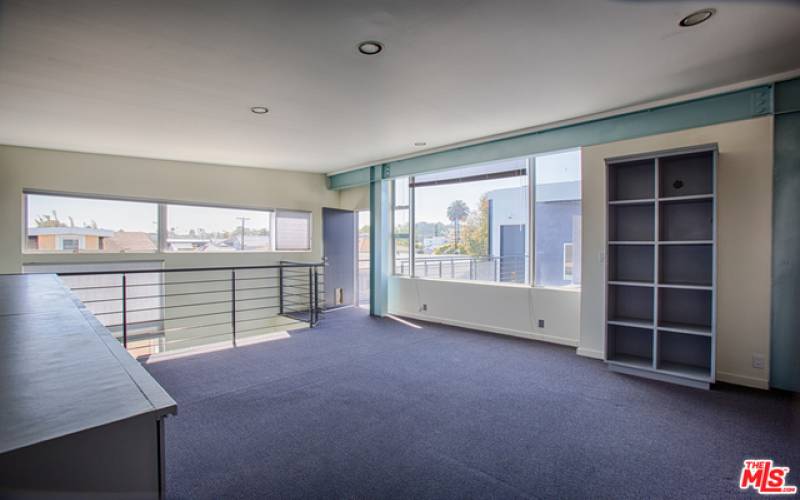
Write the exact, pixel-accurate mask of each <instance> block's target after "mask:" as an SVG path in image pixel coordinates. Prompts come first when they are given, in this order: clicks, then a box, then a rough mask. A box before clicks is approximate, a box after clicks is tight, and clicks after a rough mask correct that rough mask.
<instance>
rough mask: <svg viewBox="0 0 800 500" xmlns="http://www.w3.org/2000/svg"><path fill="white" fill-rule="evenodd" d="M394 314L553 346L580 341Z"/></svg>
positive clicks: (467, 323)
mask: <svg viewBox="0 0 800 500" xmlns="http://www.w3.org/2000/svg"><path fill="white" fill-rule="evenodd" d="M392 314H394V315H396V316H400V317H406V318H412V319H418V320H420V321H429V322H431V323H439V324H442V325H450V326H459V327H461V328H469V329H471V330H481V331H485V332H490V333H499V334H501V335H510V336H512V337H520V338H523V339H528V340H539V341H541V342H549V343H551V344H560V345H566V346H570V347H577V346H578V341H577V340H574V339H570V338H565V337H558V336H555V335H544V334H542V333H534V332H526V331H522V330H514V329H511V328H502V327H497V326H492V325H483V324H479V323H469V322H467V321H458V320H455V319H450V318H439V317H436V316H428V315H424V314H414V313H406V312H393V313H392Z"/></svg>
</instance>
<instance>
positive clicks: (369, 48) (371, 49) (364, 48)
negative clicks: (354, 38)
mask: <svg viewBox="0 0 800 500" xmlns="http://www.w3.org/2000/svg"><path fill="white" fill-rule="evenodd" d="M382 50H383V44H382V43H381V42H376V41H375V40H367V41H366V42H361V43H359V44H358V51H359V52H361V53H362V54H364V55H366V56H374V55H375V54H378V53H380V52H381V51H382Z"/></svg>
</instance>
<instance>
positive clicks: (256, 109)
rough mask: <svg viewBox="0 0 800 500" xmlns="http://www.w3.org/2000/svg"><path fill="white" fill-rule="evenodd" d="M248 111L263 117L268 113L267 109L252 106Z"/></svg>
mask: <svg viewBox="0 0 800 500" xmlns="http://www.w3.org/2000/svg"><path fill="white" fill-rule="evenodd" d="M250 111H252V112H253V113H255V114H257V115H265V114H267V113H269V108H265V107H264V106H253V107H252V108H250Z"/></svg>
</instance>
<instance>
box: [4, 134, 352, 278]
mask: <svg viewBox="0 0 800 500" xmlns="http://www.w3.org/2000/svg"><path fill="white" fill-rule="evenodd" d="M25 188H28V189H40V190H50V191H59V192H68V193H87V194H95V195H111V196H121V197H135V198H145V199H157V200H174V201H184V202H197V203H212V204H213V203H216V204H222V205H234V206H244V207H252V208H287V209H299V210H309V211H311V212H312V233H313V238H312V251H311V252H292V253H199V254H175V253H157V254H152V253H150V254H130V253H126V254H83V255H80V254H79V255H71V254H70V255H64V254H61V255H32V254H26V255H23V254H22V252H21V249H22V235H23V202H22V201H23V200H22V191H23V189H25ZM339 198H340V196H339V193H337V192H335V191H330V190H328V189H327V188H326V178H325V176H324V175H322V174H311V173H298V172H288V171H280V170H267V169H259V168H239V167H230V166H217V165H209V164H201V163H188V162H177V161H162V160H150V159H142V158H130V157H122V156H110V155H96V154H86V153H70V152H64V151H53V150H45V149H34V148H22V147H12V146H0V234H2V235H3V237H2V238H0V273H18V272H20V271H21V268H22V264H23V263H53V262H106V261H119V260H126V261H131V260H155V259H158V260H164V261H165V266H166V267H205V266H227V265H260V264H270V263H275V262H277V261H278V260H280V259H294V260H312V259H319V258H320V257H321V255H322V224H321V221H322V211H321V208H322V207H324V206H327V207H338V206H339Z"/></svg>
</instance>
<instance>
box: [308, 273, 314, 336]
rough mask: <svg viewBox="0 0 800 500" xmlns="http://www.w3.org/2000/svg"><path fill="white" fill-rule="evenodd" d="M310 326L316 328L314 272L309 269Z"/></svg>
mask: <svg viewBox="0 0 800 500" xmlns="http://www.w3.org/2000/svg"><path fill="white" fill-rule="evenodd" d="M308 326H309V328H314V272H313V271H312V270H311V267H309V268H308Z"/></svg>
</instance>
